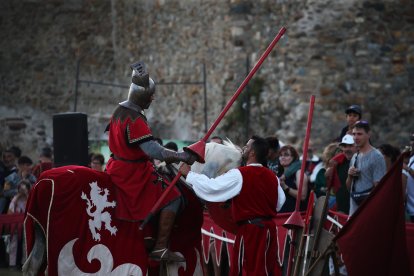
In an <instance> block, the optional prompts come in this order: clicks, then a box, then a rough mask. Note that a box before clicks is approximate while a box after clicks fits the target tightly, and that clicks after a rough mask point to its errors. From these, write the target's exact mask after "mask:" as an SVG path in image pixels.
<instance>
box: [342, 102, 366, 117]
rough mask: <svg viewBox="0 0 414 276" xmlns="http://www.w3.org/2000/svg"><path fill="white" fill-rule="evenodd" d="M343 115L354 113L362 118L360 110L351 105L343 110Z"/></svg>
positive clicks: (355, 105) (358, 107)
mask: <svg viewBox="0 0 414 276" xmlns="http://www.w3.org/2000/svg"><path fill="white" fill-rule="evenodd" d="M345 113H346V114H349V113H356V114H359V116H362V108H361V107H360V106H359V105H357V104H353V105H351V106H349V107H348V108H347V109H346V110H345Z"/></svg>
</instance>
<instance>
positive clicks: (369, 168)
mask: <svg viewBox="0 0 414 276" xmlns="http://www.w3.org/2000/svg"><path fill="white" fill-rule="evenodd" d="M352 135H353V138H354V141H355V144H356V146H357V149H358V152H357V153H356V154H354V156H352V159H351V164H350V168H349V170H348V177H347V180H346V185H347V187H348V188H349V190H350V191H351V199H350V210H349V213H350V215H352V214H353V213H354V212H355V211H356V210H357V208H358V206H359V205H360V204H361V203H362V201H363V200H365V198H366V197H368V195H369V194H370V193H371V191H372V189H373V188H374V187H375V186H376V185H377V184H378V182H379V181H380V180H381V178H382V177H383V176H384V174H385V172H386V170H387V168H386V164H385V159H384V156H382V154H381V152H380V151H379V150H377V149H375V148H374V147H373V146H371V144H370V142H369V139H370V137H371V128H370V126H369V124H368V122H367V121H358V122H356V123H355V126H354V128H353V130H352Z"/></svg>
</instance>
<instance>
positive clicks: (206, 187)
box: [186, 163, 286, 211]
mask: <svg viewBox="0 0 414 276" xmlns="http://www.w3.org/2000/svg"><path fill="white" fill-rule="evenodd" d="M248 166H257V167H261V166H262V165H261V164H257V163H252V164H249V165H248ZM186 182H187V183H188V184H190V186H192V188H193V190H194V192H195V193H196V194H197V196H198V197H200V198H202V199H204V200H206V201H210V202H223V201H226V200H228V199H231V198H233V197H235V196H237V195H238V194H239V193H240V191H241V189H242V185H243V176H242V174H241V172H240V170H238V169H231V170H229V171H228V172H227V173H225V174H222V175H220V176H218V177H216V178H209V177H207V176H205V175H204V174H198V173H194V172H191V171H190V172H189V173H188V175H187V178H186ZM277 186H278V187H277V191H278V192H277V194H278V200H277V206H276V210H277V211H279V210H280V208H282V206H283V204H284V203H285V201H286V196H285V193H284V192H283V189H282V187H280V184H278V185H277Z"/></svg>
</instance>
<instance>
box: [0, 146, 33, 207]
mask: <svg viewBox="0 0 414 276" xmlns="http://www.w3.org/2000/svg"><path fill="white" fill-rule="evenodd" d="M16 154H18V152H16V150H13V149H11V148H10V149H8V150H6V151H4V152H3V162H4V165H5V178H4V183H3V186H2V189H1V192H0V214H3V213H6V212H7V208H8V205H9V203H10V200H11V199H12V197H13V196H14V195H15V194H16V193H17V185H18V183H19V182H20V180H22V179H23V178H30V180H31V181H33V183H34V182H36V178H35V177H34V176H33V175H32V174H31V173H30V171H31V165H32V164H33V162H32V160H31V159H30V158H29V157H27V156H22V157H20V158H19V162H18V163H19V164H18V166H17V167H16ZM22 174H23V175H22ZM23 176H24V177H23Z"/></svg>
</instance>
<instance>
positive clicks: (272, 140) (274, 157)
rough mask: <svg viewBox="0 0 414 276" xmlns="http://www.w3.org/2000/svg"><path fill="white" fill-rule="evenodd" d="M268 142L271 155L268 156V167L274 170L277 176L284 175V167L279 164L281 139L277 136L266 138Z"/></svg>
mask: <svg viewBox="0 0 414 276" xmlns="http://www.w3.org/2000/svg"><path fill="white" fill-rule="evenodd" d="M266 140H267V142H268V143H269V153H268V154H267V167H268V168H269V169H270V170H272V171H273V172H274V173H275V174H276V175H277V176H281V175H282V174H283V167H282V166H281V165H280V162H279V149H280V144H279V139H277V138H276V137H275V136H269V137H266Z"/></svg>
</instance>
